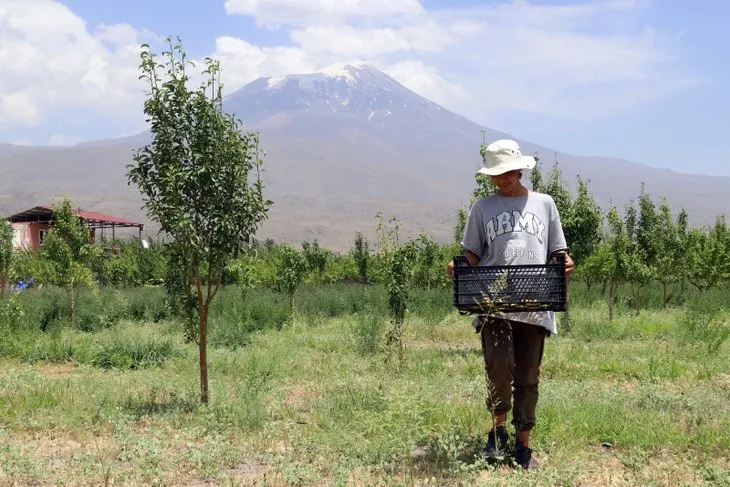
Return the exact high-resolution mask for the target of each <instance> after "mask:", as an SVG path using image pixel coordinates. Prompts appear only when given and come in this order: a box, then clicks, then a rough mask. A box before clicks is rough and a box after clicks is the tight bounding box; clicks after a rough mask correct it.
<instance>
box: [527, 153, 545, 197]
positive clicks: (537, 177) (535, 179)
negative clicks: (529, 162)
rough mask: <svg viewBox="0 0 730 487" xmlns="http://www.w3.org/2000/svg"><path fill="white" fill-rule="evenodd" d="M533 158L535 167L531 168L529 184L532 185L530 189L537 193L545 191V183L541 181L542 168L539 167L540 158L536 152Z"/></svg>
mask: <svg viewBox="0 0 730 487" xmlns="http://www.w3.org/2000/svg"><path fill="white" fill-rule="evenodd" d="M533 157H534V158H535V167H533V168H532V170H531V171H530V184H531V185H532V190H533V191H535V192H538V193H542V192H544V191H545V183H543V180H542V169H541V168H540V158H539V157H538V156H537V153H535V154H534V156H533Z"/></svg>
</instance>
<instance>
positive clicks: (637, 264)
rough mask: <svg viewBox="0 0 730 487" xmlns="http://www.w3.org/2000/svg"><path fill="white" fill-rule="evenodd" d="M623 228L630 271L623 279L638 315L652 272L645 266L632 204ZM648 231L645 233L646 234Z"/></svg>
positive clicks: (627, 211)
mask: <svg viewBox="0 0 730 487" xmlns="http://www.w3.org/2000/svg"><path fill="white" fill-rule="evenodd" d="M625 228H626V245H627V247H626V259H627V262H628V268H629V269H631V272H629V273H627V274H626V275H625V277H626V280H627V281H628V282H629V283H630V284H631V290H632V292H633V295H634V306H635V307H636V314H637V315H638V314H639V311H640V310H641V305H642V297H643V295H644V289H645V287H646V285H647V284H649V283H650V282H651V280H652V277H653V270H652V268H651V267H649V266H648V265H647V263H646V262H647V260H646V257H645V255H644V252H643V250H642V248H641V244H640V243H639V242H640V241H639V235H640V226H639V215H638V214H637V210H636V207H635V206H634V205H633V204H630V205H629V206H628V208H627V209H626V217H625ZM650 231H651V230H649V231H647V233H649V232H650Z"/></svg>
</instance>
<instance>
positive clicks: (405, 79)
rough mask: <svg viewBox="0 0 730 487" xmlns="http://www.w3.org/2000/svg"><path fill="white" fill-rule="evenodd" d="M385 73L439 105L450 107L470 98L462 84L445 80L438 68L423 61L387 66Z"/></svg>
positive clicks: (402, 62)
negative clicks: (455, 102) (454, 103)
mask: <svg viewBox="0 0 730 487" xmlns="http://www.w3.org/2000/svg"><path fill="white" fill-rule="evenodd" d="M383 71H385V72H386V73H387V74H388V75H390V76H391V77H393V78H394V79H395V80H396V81H398V82H399V83H401V84H402V85H404V86H405V87H407V88H409V89H410V90H412V91H415V92H416V93H418V94H420V95H421V96H424V97H426V98H428V99H429V100H431V101H433V102H436V103H439V104H443V105H450V104H453V102H454V101H459V102H460V101H463V100H467V99H469V98H470V96H469V95H468V94H467V93H466V91H465V90H464V88H463V87H462V85H461V84H460V83H451V82H449V81H447V80H445V79H444V78H443V77H442V76H441V75H440V74H439V72H438V70H437V69H436V68H434V67H432V66H428V65H426V64H424V63H423V61H418V60H411V61H401V62H398V63H395V64H392V65H390V66H386V67H385V68H384V69H383Z"/></svg>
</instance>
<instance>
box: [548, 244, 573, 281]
mask: <svg viewBox="0 0 730 487" xmlns="http://www.w3.org/2000/svg"><path fill="white" fill-rule="evenodd" d="M558 254H563V255H564V256H565V273H566V274H567V276H568V278H570V275H571V274H572V273H573V269H575V263H574V262H573V259H572V258H571V257H570V254H568V252H566V251H565V250H558V251H557V252H553V255H554V256H555V255H558Z"/></svg>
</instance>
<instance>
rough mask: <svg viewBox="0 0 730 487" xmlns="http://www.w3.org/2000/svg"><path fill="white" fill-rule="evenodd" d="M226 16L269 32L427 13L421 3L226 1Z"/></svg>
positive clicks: (375, 0) (379, 0) (388, 0)
mask: <svg viewBox="0 0 730 487" xmlns="http://www.w3.org/2000/svg"><path fill="white" fill-rule="evenodd" d="M225 9H226V12H227V13H228V14H230V15H235V14H242V15H249V16H251V17H254V18H255V19H256V21H257V23H258V24H259V25H263V26H266V27H269V28H276V27H280V26H282V25H285V24H302V23H307V22H312V21H317V22H331V21H342V20H346V19H348V18H351V17H369V18H381V19H385V18H389V17H393V16H398V15H417V14H422V13H424V12H425V10H424V9H423V6H421V4H420V2H419V1H418V0H226V3H225Z"/></svg>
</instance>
